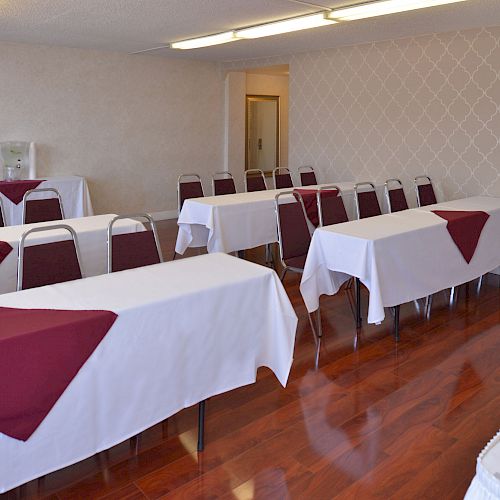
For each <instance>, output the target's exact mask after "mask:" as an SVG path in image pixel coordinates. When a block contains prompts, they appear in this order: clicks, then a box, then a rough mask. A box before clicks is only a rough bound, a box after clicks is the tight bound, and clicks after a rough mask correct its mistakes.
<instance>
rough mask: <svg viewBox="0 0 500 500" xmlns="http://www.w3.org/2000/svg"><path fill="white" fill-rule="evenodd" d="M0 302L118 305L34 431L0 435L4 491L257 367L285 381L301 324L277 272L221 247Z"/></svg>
mask: <svg viewBox="0 0 500 500" xmlns="http://www.w3.org/2000/svg"><path fill="white" fill-rule="evenodd" d="M0 306H4V307H18V308H52V309H72V310H78V309H101V310H102V309H104V310H110V311H114V312H115V313H117V314H118V319H117V320H116V322H115V323H114V325H113V326H112V328H111V329H110V331H109V332H108V334H107V335H106V337H105V338H104V340H103V341H102V342H101V343H100V345H99V346H98V347H97V349H96V350H95V351H94V353H93V354H92V355H91V357H90V358H89V359H88V361H87V362H86V363H85V365H84V366H83V367H82V368H81V370H80V371H79V373H78V374H77V375H76V377H75V378H74V379H73V381H72V382H71V384H70V385H69V386H68V388H67V389H66V391H65V392H64V393H63V395H62V396H61V397H60V399H59V400H58V401H57V403H56V404H55V406H54V407H53V408H52V410H51V411H50V413H49V414H48V416H47V417H46V418H45V420H44V421H43V422H42V423H41V425H40V426H39V427H38V429H37V430H36V431H35V432H34V434H33V435H32V436H31V437H30V438H29V439H28V440H27V441H26V442H22V441H18V440H15V439H13V438H10V437H8V436H6V435H4V434H0V493H1V492H3V491H6V490H9V489H11V488H13V487H15V486H17V485H19V484H22V483H24V482H26V481H28V480H31V479H33V478H36V477H38V476H41V475H43V474H46V473H49V472H51V471H54V470H57V469H60V468H62V467H65V466H67V465H70V464H73V463H75V462H77V461H79V460H82V459H84V458H86V457H89V456H91V455H93V454H94V453H97V452H99V451H101V450H104V449H107V448H109V447H111V446H113V445H115V444H117V443H120V442H122V441H123V440H125V439H127V438H129V437H131V436H134V435H136V434H137V433H139V432H141V431H142V430H144V429H146V428H148V427H150V426H152V425H154V424H156V423H158V422H160V421H162V420H164V419H165V418H167V417H169V416H171V415H173V414H175V413H177V412H178V411H179V410H181V409H183V408H186V407H189V406H191V405H194V404H196V403H198V402H199V401H202V400H204V399H207V398H209V397H211V396H214V395H216V394H220V393H223V392H226V391H230V390H232V389H234V388H237V387H241V386H244V385H247V384H251V383H253V382H255V379H256V372H257V368H258V367H260V366H267V367H269V368H270V369H271V370H273V372H274V373H275V374H276V377H277V378H278V380H279V381H280V382H281V384H282V385H283V386H284V385H285V384H286V382H287V378H288V374H289V371H290V367H291V363H292V356H293V348H294V340H295V329H296V326H297V317H296V315H295V312H294V310H293V308H292V305H291V304H290V301H289V300H288V297H287V295H286V293H285V291H284V289H283V287H282V285H281V283H280V281H279V279H278V277H277V276H276V273H275V272H274V271H272V270H270V269H268V268H265V267H262V266H258V265H256V264H252V263H250V262H247V261H244V260H240V259H237V258H235V257H231V256H228V255H222V254H214V255H202V256H199V257H193V258H190V259H182V260H178V261H175V262H167V263H163V264H157V265H154V266H148V267H143V268H138V269H133V270H128V271H122V272H118V273H114V274H110V275H104V276H97V277H93V278H87V279H83V280H78V281H73V282H68V283H61V284H58V285H53V286H47V287H42V288H37V289H32V290H26V291H22V292H17V293H13V294H7V295H3V296H1V297H0ZM13 376H14V375H13ZM207 411H208V412H210V402H208V405H207ZM207 441H208V445H207V446H210V435H207Z"/></svg>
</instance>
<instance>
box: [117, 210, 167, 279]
mask: <svg viewBox="0 0 500 500" xmlns="http://www.w3.org/2000/svg"><path fill="white" fill-rule="evenodd" d="M131 218H132V219H144V220H146V221H147V222H148V223H149V225H150V227H151V229H150V230H147V231H139V232H136V233H126V234H113V226H114V225H115V224H116V222H117V221H119V220H121V219H131ZM160 262H163V255H162V253H161V247H160V240H159V238H158V232H157V230H156V224H155V221H154V220H153V218H152V217H151V215H149V214H135V215H118V216H117V217H115V218H114V219H113V220H112V221H111V222H110V223H109V225H108V273H114V272H116V271H124V270H125V269H134V268H136V267H143V266H150V265H153V264H159V263H160Z"/></svg>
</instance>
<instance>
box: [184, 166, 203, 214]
mask: <svg viewBox="0 0 500 500" xmlns="http://www.w3.org/2000/svg"><path fill="white" fill-rule="evenodd" d="M204 196H205V195H204V194H203V185H202V184H201V178H200V176H199V175H198V174H183V175H179V178H178V179H177V213H178V214H180V213H181V210H182V205H184V201H185V200H187V199H189V198H203V197H204Z"/></svg>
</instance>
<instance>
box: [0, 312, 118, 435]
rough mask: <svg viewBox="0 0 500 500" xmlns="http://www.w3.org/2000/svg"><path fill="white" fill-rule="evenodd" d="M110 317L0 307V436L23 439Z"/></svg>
mask: <svg viewBox="0 0 500 500" xmlns="http://www.w3.org/2000/svg"><path fill="white" fill-rule="evenodd" d="M116 318H117V315H116V314H115V313H113V312H111V311H66V310H49V309H13V308H7V307H0V432H2V433H3V434H6V435H8V436H10V437H13V438H15V439H20V440H22V441H26V440H27V439H28V438H29V437H30V436H31V435H32V434H33V432H34V431H35V430H36V428H37V427H38V426H39V425H40V423H41V422H42V421H43V419H44V418H45V417H46V416H47V414H48V413H49V412H50V410H51V409H52V407H53V406H54V404H55V403H56V402H57V400H58V399H59V397H60V396H61V395H62V393H63V392H64V391H65V390H66V388H67V387H68V385H69V384H70V382H71V381H72V380H73V378H74V377H75V375H76V374H77V373H78V371H79V370H80V368H81V367H82V366H83V365H84V363H85V362H86V361H87V359H88V358H89V356H90V355H91V354H92V353H93V352H94V350H95V348H96V347H97V346H98V345H99V343H100V342H101V340H102V339H103V338H104V336H105V335H106V333H107V332H108V331H109V329H110V328H111V326H112V325H113V323H114V322H115V320H116Z"/></svg>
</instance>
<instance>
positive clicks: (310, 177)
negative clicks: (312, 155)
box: [299, 165, 318, 186]
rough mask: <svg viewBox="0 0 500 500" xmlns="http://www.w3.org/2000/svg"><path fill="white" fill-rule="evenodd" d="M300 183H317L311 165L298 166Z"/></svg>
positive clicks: (313, 184) (304, 184)
mask: <svg viewBox="0 0 500 500" xmlns="http://www.w3.org/2000/svg"><path fill="white" fill-rule="evenodd" d="M299 175H300V183H301V185H302V186H315V185H316V184H318V181H317V179H316V172H315V171H314V168H312V167H311V166H309V165H307V166H303V167H299Z"/></svg>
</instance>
